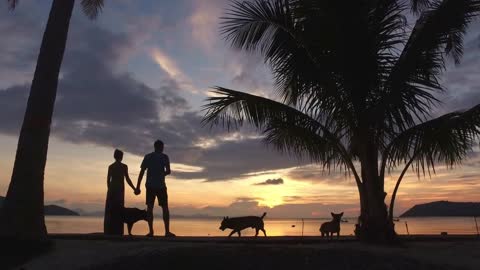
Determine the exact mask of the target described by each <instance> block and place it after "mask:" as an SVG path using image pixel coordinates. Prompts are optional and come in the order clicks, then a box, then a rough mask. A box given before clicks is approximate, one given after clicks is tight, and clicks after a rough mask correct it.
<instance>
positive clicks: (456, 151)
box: [387, 105, 480, 174]
mask: <svg viewBox="0 0 480 270" xmlns="http://www.w3.org/2000/svg"><path fill="white" fill-rule="evenodd" d="M479 136H480V105H477V106H475V107H473V108H471V109H469V110H467V111H464V112H453V113H449V114H446V115H443V116H440V117H438V118H435V119H433V120H430V121H427V122H424V123H422V124H419V125H417V126H414V127H412V128H410V129H408V130H406V131H405V132H403V133H401V134H399V135H398V136H397V137H396V138H395V139H394V140H393V141H392V142H391V145H390V151H389V153H388V157H387V158H388V164H389V166H390V168H393V167H395V166H396V165H398V164H399V163H403V162H407V161H408V160H410V159H412V158H413V160H414V161H415V164H416V169H417V173H418V174H420V172H421V171H423V173H425V170H430V169H431V168H432V169H433V170H434V169H435V163H439V162H443V163H445V164H446V165H447V166H448V167H451V166H454V165H455V164H458V163H460V162H461V161H462V160H463V159H464V158H465V156H466V155H467V153H468V152H469V151H471V149H472V147H473V146H474V145H475V143H476V140H477V139H478V137H479Z"/></svg>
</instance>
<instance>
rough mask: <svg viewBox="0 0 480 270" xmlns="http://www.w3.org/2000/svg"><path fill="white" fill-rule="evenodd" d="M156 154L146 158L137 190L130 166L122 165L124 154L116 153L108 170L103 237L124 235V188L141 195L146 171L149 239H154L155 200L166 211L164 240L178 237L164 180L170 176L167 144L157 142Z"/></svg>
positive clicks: (164, 215)
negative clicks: (172, 222) (172, 228)
mask: <svg viewBox="0 0 480 270" xmlns="http://www.w3.org/2000/svg"><path fill="white" fill-rule="evenodd" d="M154 148H155V151H154V152H153V153H150V154H148V155H146V156H145V157H144V159H143V162H142V165H141V166H140V167H141V170H140V174H139V175H138V181H137V186H136V187H135V186H134V185H133V183H132V181H131V179H130V177H129V175H128V166H127V165H125V164H123V163H122V159H123V152H122V151H120V150H115V153H114V155H113V156H114V158H115V162H114V163H113V164H112V165H110V166H109V167H108V176H107V186H108V192H107V201H106V204H105V220H104V233H105V234H110V235H123V209H124V206H125V184H124V181H125V180H126V181H127V184H128V185H129V186H130V187H131V188H132V189H133V191H134V193H135V195H140V193H141V189H140V184H141V183H142V179H143V175H144V174H145V170H146V171H147V181H146V183H145V187H146V204H147V214H148V219H147V221H148V228H149V233H148V234H147V236H153V207H154V204H155V198H157V200H158V205H159V206H161V207H162V210H163V222H164V224H165V236H167V237H173V236H175V235H174V234H173V233H171V232H170V213H169V210H168V194H167V186H166V184H165V176H167V175H169V174H170V173H171V171H170V160H169V158H168V156H167V155H166V154H164V153H163V148H164V144H163V142H162V141H160V140H157V141H156V142H155V144H154Z"/></svg>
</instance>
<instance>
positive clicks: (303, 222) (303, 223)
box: [302, 218, 478, 237]
mask: <svg viewBox="0 0 480 270" xmlns="http://www.w3.org/2000/svg"><path fill="white" fill-rule="evenodd" d="M304 225H305V221H304V220H303V218H302V237H303V227H304ZM477 231H478V228H477Z"/></svg>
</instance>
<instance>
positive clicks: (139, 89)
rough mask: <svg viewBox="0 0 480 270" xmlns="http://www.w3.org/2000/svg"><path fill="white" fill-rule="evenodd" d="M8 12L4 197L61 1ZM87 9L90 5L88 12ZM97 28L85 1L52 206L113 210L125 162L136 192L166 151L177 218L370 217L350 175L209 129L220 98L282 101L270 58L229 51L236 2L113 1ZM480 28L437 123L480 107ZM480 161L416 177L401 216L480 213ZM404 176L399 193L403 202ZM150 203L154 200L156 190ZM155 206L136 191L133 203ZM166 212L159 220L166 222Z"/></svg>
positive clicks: (57, 147)
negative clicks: (433, 211)
mask: <svg viewBox="0 0 480 270" xmlns="http://www.w3.org/2000/svg"><path fill="white" fill-rule="evenodd" d="M6 2H7V1H5V0H4V1H0V32H1V33H3V35H2V37H1V38H0V48H1V49H0V149H1V151H0V195H1V196H4V195H5V193H6V190H7V188H8V184H9V181H10V176H11V172H12V167H13V161H14V156H15V150H16V144H17V136H18V133H19V128H20V125H21V122H22V118H23V113H24V110H25V105H26V98H27V97H28V90H29V84H30V81H31V79H32V77H33V72H34V68H35V63H36V57H37V54H38V51H39V46H40V41H41V38H42V34H43V30H44V27H45V24H46V20H47V16H48V12H49V8H50V3H51V1H38V0H21V1H20V4H19V6H18V8H17V9H16V10H15V11H13V12H10V11H8V8H7V3H6ZM77 2H79V1H77ZM105 2H106V6H105V9H104V11H103V13H102V14H101V16H100V17H99V18H98V19H97V20H95V21H91V20H88V19H87V18H86V16H84V15H83V14H82V12H81V8H80V6H79V3H77V6H76V9H75V14H74V16H73V18H72V22H71V28H70V33H69V40H68V44H67V51H66V54H65V58H64V62H63V66H62V72H61V79H60V83H59V90H58V96H57V103H56V110H55V114H54V123H53V127H52V136H51V139H50V148H49V155H48V162H47V168H46V175H45V200H46V203H47V204H51V203H55V204H58V205H62V206H66V207H69V208H71V209H82V210H83V211H85V212H95V211H102V210H103V207H104V202H105V194H106V171H107V167H108V165H109V164H110V163H112V162H113V157H112V156H113V150H114V149H115V148H119V149H122V150H124V151H125V159H124V162H125V163H126V164H127V165H128V166H129V169H130V175H131V177H132V179H133V180H134V181H135V182H136V179H137V176H138V172H139V167H140V163H141V161H142V158H143V155H144V154H146V153H149V152H151V151H152V150H153V142H154V141H155V140H156V139H162V140H163V141H164V142H165V144H166V146H165V152H166V153H167V154H168V155H169V156H170V160H171V162H172V163H173V164H172V166H173V167H172V171H173V174H172V175H171V176H170V177H169V178H167V185H168V188H169V199H170V206H171V213H172V214H178V215H190V214H209V215H219V216H221V215H227V214H228V215H243V214H261V213H262V212H263V211H267V212H268V213H269V216H270V217H320V216H327V215H329V214H328V213H329V212H330V211H344V212H345V213H346V214H345V215H346V216H356V215H357V214H358V195H357V188H356V185H355V182H354V181H353V179H351V178H349V177H348V175H345V174H344V173H343V172H332V173H331V174H328V172H327V171H323V170H322V167H321V166H317V165H315V164H309V162H308V161H306V160H304V161H298V160H296V159H294V158H293V157H289V156H284V155H280V154H278V153H277V152H275V151H274V150H272V149H269V148H268V147H266V146H264V145H263V144H262V143H261V139H262V138H261V136H260V135H261V134H259V133H257V132H256V131H255V130H252V129H250V128H248V127H246V128H244V129H242V130H240V131H233V132H230V133H229V132H227V131H225V130H223V129H221V128H213V129H210V128H209V127H202V125H201V123H200V121H201V119H202V115H203V112H202V111H201V106H202V105H203V104H205V99H206V98H207V97H208V93H209V91H210V89H211V87H212V86H217V85H218V86H223V87H227V88H232V89H237V90H241V91H246V92H249V93H253V94H257V95H263V96H267V97H274V94H273V91H272V88H273V86H272V79H271V74H270V72H269V70H268V67H267V66H265V65H264V64H263V62H262V60H261V58H260V57H259V56H255V55H247V54H245V53H242V52H238V51H235V50H233V49H231V48H229V46H228V44H227V43H226V42H225V41H224V40H222V38H221V36H220V34H219V19H218V18H219V17H221V16H222V13H223V12H224V9H225V7H226V5H227V4H228V1H227V0H162V1H159V0H141V1H139V0H113V1H105ZM479 73H480V24H478V23H475V24H473V25H472V27H471V28H470V29H469V34H468V35H467V37H466V40H465V55H464V58H463V61H462V63H461V64H460V65H459V66H457V67H454V66H453V65H452V66H451V68H450V69H449V71H448V72H447V73H446V75H445V76H444V85H445V86H446V88H447V92H446V94H445V95H443V96H440V97H439V98H440V99H441V100H442V101H443V105H442V106H441V107H439V108H437V110H436V111H435V113H434V114H436V115H438V114H441V113H445V112H448V111H451V110H460V109H466V108H469V107H471V106H473V105H476V104H479V103H480V76H479ZM479 168H480V151H479V150H478V148H476V149H475V151H474V152H472V153H471V155H470V158H469V159H467V160H465V162H464V164H463V166H461V167H457V168H455V169H454V170H447V169H446V168H445V167H444V166H443V165H441V164H439V166H438V167H437V168H436V169H437V170H436V175H432V176H431V177H429V176H428V175H427V176H426V177H425V178H424V177H421V178H417V176H416V175H415V174H414V173H413V172H410V173H409V174H408V175H407V177H406V179H405V181H404V183H403V184H402V186H401V188H400V191H399V194H398V202H397V205H396V206H397V211H396V213H397V214H400V213H401V212H403V211H404V210H406V209H407V208H409V207H411V206H413V205H414V204H418V203H424V202H429V201H435V200H450V201H480V200H479V198H480V169H479ZM396 177H398V172H392V174H391V177H390V178H389V179H388V180H387V181H386V186H387V190H388V192H389V193H391V190H392V188H393V185H394V183H395V182H394V180H395V179H396ZM143 192H144V190H143ZM144 196H145V194H144V193H142V195H141V196H138V197H137V196H134V195H133V192H131V191H130V190H129V189H127V195H126V205H127V206H137V207H141V208H143V207H144V199H145V197H144ZM157 211H159V210H157Z"/></svg>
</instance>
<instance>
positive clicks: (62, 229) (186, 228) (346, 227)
mask: <svg viewBox="0 0 480 270" xmlns="http://www.w3.org/2000/svg"><path fill="white" fill-rule="evenodd" d="M325 221H327V219H305V220H304V223H303V234H304V235H306V236H315V235H319V230H318V229H319V227H320V224H321V223H322V222H325ZM347 221H348V222H346V223H341V235H353V228H354V224H355V222H356V219H353V218H352V219H347ZM477 221H478V222H479V224H478V225H479V226H480V218H477ZM46 222H47V228H48V231H49V233H96V232H102V231H103V218H102V217H60V216H47V217H46ZM395 224H396V226H395V227H396V231H397V233H399V234H407V226H406V225H408V233H409V234H437V235H438V234H440V233H441V232H448V234H477V230H476V225H475V221H474V219H473V218H469V217H448V218H445V217H428V218H404V219H401V220H400V221H398V222H396V223H395ZM219 226H220V219H202V218H173V219H172V220H171V225H170V227H171V231H172V232H174V233H176V234H177V235H179V236H226V235H228V234H229V232H230V230H226V231H224V232H222V231H221V230H219V229H218V227H219ZM154 229H155V234H156V235H162V234H163V232H164V229H163V221H162V219H161V218H156V219H155V223H154ZM265 229H266V231H267V235H269V236H286V235H288V236H301V235H302V220H301V219H268V218H266V219H265ZM125 232H127V229H126V228H125ZM147 232H148V225H147V223H146V222H145V221H139V222H137V223H136V224H135V226H134V227H133V234H137V235H144V234H147ZM254 233H255V231H254V230H253V229H246V230H244V231H242V235H245V236H249V235H254ZM260 234H261V232H260Z"/></svg>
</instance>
